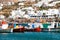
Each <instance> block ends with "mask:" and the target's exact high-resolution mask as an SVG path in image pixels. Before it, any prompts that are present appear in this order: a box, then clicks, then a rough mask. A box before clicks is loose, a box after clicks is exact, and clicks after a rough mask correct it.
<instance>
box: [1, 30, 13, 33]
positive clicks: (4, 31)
mask: <svg viewBox="0 0 60 40" xmlns="http://www.w3.org/2000/svg"><path fill="white" fill-rule="evenodd" d="M12 31H13V30H12ZM0 33H11V29H2V30H0Z"/></svg>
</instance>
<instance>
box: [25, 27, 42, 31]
mask: <svg viewBox="0 0 60 40" xmlns="http://www.w3.org/2000/svg"><path fill="white" fill-rule="evenodd" d="M25 31H27V32H40V31H41V28H40V27H38V28H33V29H26V28H25Z"/></svg>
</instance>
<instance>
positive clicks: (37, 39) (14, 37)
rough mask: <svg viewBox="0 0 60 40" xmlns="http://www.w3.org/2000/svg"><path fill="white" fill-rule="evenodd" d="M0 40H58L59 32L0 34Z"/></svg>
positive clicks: (59, 39) (59, 37) (59, 38)
mask: <svg viewBox="0 0 60 40" xmlns="http://www.w3.org/2000/svg"><path fill="white" fill-rule="evenodd" d="M0 40H60V33H59V32H24V33H0Z"/></svg>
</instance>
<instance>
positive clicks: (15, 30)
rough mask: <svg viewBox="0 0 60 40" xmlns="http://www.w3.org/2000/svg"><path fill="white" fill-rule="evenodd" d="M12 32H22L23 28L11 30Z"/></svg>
mask: <svg viewBox="0 0 60 40" xmlns="http://www.w3.org/2000/svg"><path fill="white" fill-rule="evenodd" d="M13 32H24V28H18V29H13Z"/></svg>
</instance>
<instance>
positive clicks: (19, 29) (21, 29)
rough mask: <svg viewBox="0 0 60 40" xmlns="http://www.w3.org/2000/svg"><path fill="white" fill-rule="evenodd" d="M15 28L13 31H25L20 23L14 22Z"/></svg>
mask: <svg viewBox="0 0 60 40" xmlns="http://www.w3.org/2000/svg"><path fill="white" fill-rule="evenodd" d="M14 26H15V28H14V29H13V32H24V27H23V26H22V25H20V24H14Z"/></svg>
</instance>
